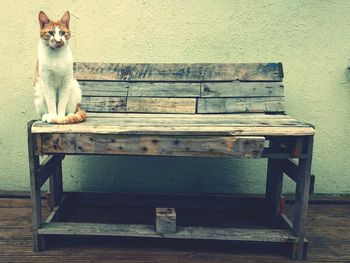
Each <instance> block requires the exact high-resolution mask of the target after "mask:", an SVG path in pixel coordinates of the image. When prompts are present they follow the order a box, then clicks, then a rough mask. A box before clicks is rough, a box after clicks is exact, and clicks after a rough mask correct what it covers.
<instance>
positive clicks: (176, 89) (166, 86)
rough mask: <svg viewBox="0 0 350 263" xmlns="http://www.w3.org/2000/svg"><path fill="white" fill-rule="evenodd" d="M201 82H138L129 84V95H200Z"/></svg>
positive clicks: (173, 96) (174, 96)
mask: <svg viewBox="0 0 350 263" xmlns="http://www.w3.org/2000/svg"><path fill="white" fill-rule="evenodd" d="M200 93H201V92H200V83H188V82H182V83H176V82H173V83H172V82H165V83H164V82H161V83H160V82H137V83H130V84H129V92H128V96H130V97H132V96H134V97H172V98H177V97H199V96H200Z"/></svg>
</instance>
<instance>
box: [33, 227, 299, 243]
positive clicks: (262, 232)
mask: <svg viewBox="0 0 350 263" xmlns="http://www.w3.org/2000/svg"><path fill="white" fill-rule="evenodd" d="M38 231H39V233H40V234H43V235H91V236H126V237H151V238H177V239H211V240H229V241H257V242H259V241H261V242H283V243H293V242H295V241H296V238H295V236H294V235H293V234H291V231H289V230H275V229H247V228H214V227H213V228H212V227H190V226H188V227H182V226H178V227H177V231H176V233H162V234H160V233H157V232H155V231H154V226H153V225H136V224H135V225H127V224H94V223H45V224H43V225H42V226H41V227H40V228H39V230H38Z"/></svg>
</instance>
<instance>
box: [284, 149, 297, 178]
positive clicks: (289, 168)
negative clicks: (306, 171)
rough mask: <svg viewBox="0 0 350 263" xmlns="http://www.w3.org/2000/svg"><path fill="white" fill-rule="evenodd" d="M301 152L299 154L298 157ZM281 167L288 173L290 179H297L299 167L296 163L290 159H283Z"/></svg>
mask: <svg viewBox="0 0 350 263" xmlns="http://www.w3.org/2000/svg"><path fill="white" fill-rule="evenodd" d="M300 156H301V154H300V155H299V158H300ZM282 168H283V172H284V173H285V174H286V175H288V177H289V178H290V179H292V180H293V181H294V182H297V181H298V178H299V176H300V175H299V168H298V165H297V164H296V163H295V162H294V161H293V160H290V159H285V160H283V162H282Z"/></svg>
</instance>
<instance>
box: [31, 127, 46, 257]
mask: <svg viewBox="0 0 350 263" xmlns="http://www.w3.org/2000/svg"><path fill="white" fill-rule="evenodd" d="M33 123H34V121H30V122H28V124H27V136H28V161H29V176H30V199H31V205H32V232H33V250H34V251H41V250H44V249H45V239H44V237H43V236H41V235H39V234H38V228H39V227H40V225H41V223H42V215H41V185H40V182H39V179H38V171H39V167H40V161H39V155H38V154H39V153H38V149H37V145H38V144H37V141H36V137H37V136H35V135H33V134H32V131H31V128H32V125H33Z"/></svg>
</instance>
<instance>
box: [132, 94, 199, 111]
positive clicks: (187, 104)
mask: <svg viewBox="0 0 350 263" xmlns="http://www.w3.org/2000/svg"><path fill="white" fill-rule="evenodd" d="M126 111H127V112H158V113H195V112H196V99H194V98H141V97H128V101H127V108H126Z"/></svg>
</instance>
